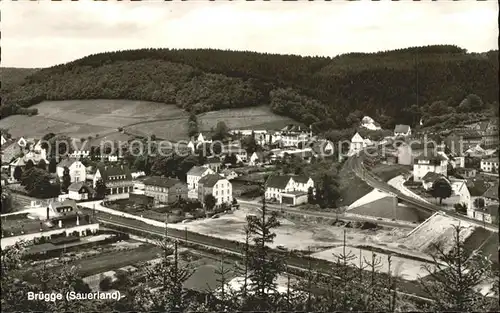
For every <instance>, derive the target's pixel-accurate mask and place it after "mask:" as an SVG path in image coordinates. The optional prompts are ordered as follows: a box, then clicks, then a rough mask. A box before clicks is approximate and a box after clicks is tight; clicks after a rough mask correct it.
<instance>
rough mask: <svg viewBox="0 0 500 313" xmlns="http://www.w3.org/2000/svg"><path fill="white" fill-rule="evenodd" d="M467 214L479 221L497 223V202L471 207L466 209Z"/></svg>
mask: <svg viewBox="0 0 500 313" xmlns="http://www.w3.org/2000/svg"><path fill="white" fill-rule="evenodd" d="M467 216H469V217H471V218H474V219H476V220H478V221H481V222H486V223H493V224H498V204H489V205H486V206H485V207H484V208H476V207H474V208H472V209H470V210H467Z"/></svg>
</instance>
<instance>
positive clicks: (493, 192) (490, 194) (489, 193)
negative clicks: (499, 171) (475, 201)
mask: <svg viewBox="0 0 500 313" xmlns="http://www.w3.org/2000/svg"><path fill="white" fill-rule="evenodd" d="M483 197H485V198H489V199H493V200H496V201H498V182H496V183H495V184H493V186H491V187H490V188H488V189H487V190H486V191H485V192H484V194H483Z"/></svg>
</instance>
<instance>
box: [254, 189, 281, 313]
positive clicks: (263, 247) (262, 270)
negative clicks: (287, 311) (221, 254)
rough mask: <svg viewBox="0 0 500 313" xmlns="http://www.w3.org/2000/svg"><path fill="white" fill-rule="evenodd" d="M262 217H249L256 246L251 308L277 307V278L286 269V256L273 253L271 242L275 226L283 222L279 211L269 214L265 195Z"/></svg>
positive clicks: (266, 308) (266, 309)
mask: <svg viewBox="0 0 500 313" xmlns="http://www.w3.org/2000/svg"><path fill="white" fill-rule="evenodd" d="M262 199H263V204H262V209H261V212H262V214H261V216H260V217H255V216H247V227H248V230H249V232H250V236H251V237H252V239H253V241H254V246H253V247H252V249H251V253H250V256H251V257H250V263H249V268H250V275H249V291H251V295H250V301H249V303H248V305H249V308H251V309H253V310H255V309H256V310H261V311H269V310H271V311H274V310H276V309H277V308H276V304H277V297H278V288H277V283H276V279H277V278H278V275H279V274H281V273H282V272H283V271H284V263H283V259H282V258H281V257H279V256H277V255H276V254H274V253H272V252H271V250H270V248H269V247H268V244H272V243H273V242H274V238H275V237H276V234H275V233H273V232H272V229H273V228H276V227H278V226H279V225H280V223H279V221H278V218H277V212H274V211H273V212H271V214H269V213H268V212H267V208H266V201H265V197H262Z"/></svg>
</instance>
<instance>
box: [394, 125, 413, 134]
mask: <svg viewBox="0 0 500 313" xmlns="http://www.w3.org/2000/svg"><path fill="white" fill-rule="evenodd" d="M410 135H411V127H410V126H409V125H404V124H397V125H396V126H395V127H394V136H396V137H406V136H410Z"/></svg>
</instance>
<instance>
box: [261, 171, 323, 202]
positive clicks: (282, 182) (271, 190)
mask: <svg viewBox="0 0 500 313" xmlns="http://www.w3.org/2000/svg"><path fill="white" fill-rule="evenodd" d="M265 186H266V191H265V197H266V199H268V200H271V201H272V200H274V201H276V202H278V203H285V204H288V205H299V204H303V203H306V202H307V194H308V192H309V188H313V189H314V181H313V180H312V178H310V177H306V176H303V175H293V176H292V175H273V176H270V177H269V178H268V179H267V181H266V183H265Z"/></svg>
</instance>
